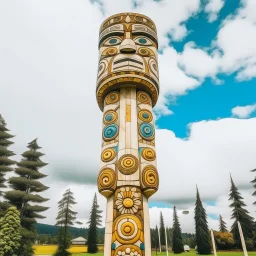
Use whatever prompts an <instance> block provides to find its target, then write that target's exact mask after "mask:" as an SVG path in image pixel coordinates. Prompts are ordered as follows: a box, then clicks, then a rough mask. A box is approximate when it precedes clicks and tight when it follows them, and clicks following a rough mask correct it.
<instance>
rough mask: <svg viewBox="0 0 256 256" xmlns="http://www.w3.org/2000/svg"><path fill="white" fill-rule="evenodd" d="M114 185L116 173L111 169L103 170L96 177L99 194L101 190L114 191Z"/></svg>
mask: <svg viewBox="0 0 256 256" xmlns="http://www.w3.org/2000/svg"><path fill="white" fill-rule="evenodd" d="M115 183H116V173H115V171H114V170H112V169H111V168H104V169H102V170H101V171H100V174H99V176H98V188H99V192H102V191H103V190H108V191H109V190H110V191H114V189H115Z"/></svg>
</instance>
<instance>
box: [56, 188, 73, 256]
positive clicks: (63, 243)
mask: <svg viewBox="0 0 256 256" xmlns="http://www.w3.org/2000/svg"><path fill="white" fill-rule="evenodd" d="M74 204H76V202H75V198H74V196H73V193H72V192H71V191H70V189H67V190H66V192H65V193H64V194H63V198H62V199H61V200H60V201H59V202H58V209H59V211H58V215H57V218H56V220H57V222H56V226H59V234H58V250H57V252H56V253H55V254H54V255H55V256H68V255H71V253H69V252H68V251H67V249H68V248H69V246H70V240H71V237H70V234H69V227H71V226H73V225H74V223H75V220H76V215H77V212H75V211H73V210H72V206H73V205H74Z"/></svg>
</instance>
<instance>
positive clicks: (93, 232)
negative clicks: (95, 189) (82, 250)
mask: <svg viewBox="0 0 256 256" xmlns="http://www.w3.org/2000/svg"><path fill="white" fill-rule="evenodd" d="M101 213H102V211H100V210H99V205H98V202H97V196H96V193H95V195H94V198H93V203H92V209H91V213H90V219H89V221H88V224H89V230H88V240H87V245H88V253H96V252H98V247H97V243H98V232H97V231H98V227H99V226H100V224H101Z"/></svg>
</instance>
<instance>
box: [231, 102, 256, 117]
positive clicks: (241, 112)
mask: <svg viewBox="0 0 256 256" xmlns="http://www.w3.org/2000/svg"><path fill="white" fill-rule="evenodd" d="M254 111H256V104H253V105H247V106H237V107H234V108H232V110H231V112H232V115H234V116H237V117H239V118H247V117H249V116H250V115H251V114H252V113H253V112H254Z"/></svg>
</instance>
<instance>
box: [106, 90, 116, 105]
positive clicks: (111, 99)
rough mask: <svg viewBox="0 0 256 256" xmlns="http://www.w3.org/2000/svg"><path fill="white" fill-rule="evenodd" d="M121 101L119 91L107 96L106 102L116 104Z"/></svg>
mask: <svg viewBox="0 0 256 256" xmlns="http://www.w3.org/2000/svg"><path fill="white" fill-rule="evenodd" d="M118 101H119V93H118V92H111V93H109V94H108V95H107V96H106V104H114V103H116V102H118Z"/></svg>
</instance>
